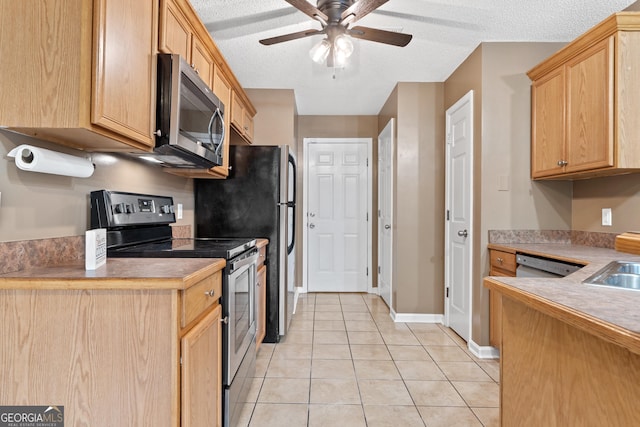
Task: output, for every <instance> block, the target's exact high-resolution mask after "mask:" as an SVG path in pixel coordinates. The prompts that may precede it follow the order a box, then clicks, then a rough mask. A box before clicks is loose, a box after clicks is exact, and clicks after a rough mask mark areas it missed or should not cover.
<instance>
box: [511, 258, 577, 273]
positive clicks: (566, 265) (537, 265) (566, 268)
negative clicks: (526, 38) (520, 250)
mask: <svg viewBox="0 0 640 427" xmlns="http://www.w3.org/2000/svg"><path fill="white" fill-rule="evenodd" d="M516 263H517V264H518V265H519V266H520V265H524V266H526V267H530V268H534V269H537V270H541V271H546V272H547V273H552V274H556V275H558V276H563V277H564V276H567V275H569V274H571V273H573V272H574V271H577V270H580V269H581V268H582V267H584V266H583V265H579V264H574V263H570V262H566V261H560V260H557V259H551V258H543V257H538V256H534V255H524V254H518V255H516Z"/></svg>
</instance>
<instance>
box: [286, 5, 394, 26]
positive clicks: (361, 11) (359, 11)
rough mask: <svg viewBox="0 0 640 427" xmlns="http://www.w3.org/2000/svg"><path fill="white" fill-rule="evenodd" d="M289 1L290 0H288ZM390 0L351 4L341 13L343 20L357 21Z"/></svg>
mask: <svg viewBox="0 0 640 427" xmlns="http://www.w3.org/2000/svg"><path fill="white" fill-rule="evenodd" d="M287 1H288V0H287ZM388 1H389V0H360V1H357V2H355V3H354V4H352V5H351V6H349V7H348V8H347V9H346V10H345V11H344V12H342V15H341V22H343V21H345V20H346V19H347V17H349V16H351V15H353V17H352V18H349V20H348V22H355V21H357V20H358V19H362V18H363V17H364V16H366V15H368V14H370V13H371V12H373V11H374V10H376V9H377V8H379V7H380V6H382V5H383V4H385V3H386V2H388Z"/></svg>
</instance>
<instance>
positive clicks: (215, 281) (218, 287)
mask: <svg viewBox="0 0 640 427" xmlns="http://www.w3.org/2000/svg"><path fill="white" fill-rule="evenodd" d="M211 292H213V294H211ZM221 295H222V272H221V271H218V272H216V273H215V274H213V275H212V276H209V277H207V278H205V279H203V280H201V281H200V282H198V283H196V284H195V285H193V286H191V287H190V288H189V289H186V290H185V291H184V292H183V295H182V319H181V323H180V326H181V327H183V328H184V327H185V326H187V325H188V324H189V323H191V322H193V321H194V320H195V319H196V318H197V317H198V316H200V314H201V313H202V312H203V311H204V310H206V309H207V308H209V307H211V306H212V305H213V304H214V303H216V302H217V301H218V299H219V298H220V296H221Z"/></svg>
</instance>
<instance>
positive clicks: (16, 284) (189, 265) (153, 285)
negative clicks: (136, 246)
mask: <svg viewBox="0 0 640 427" xmlns="http://www.w3.org/2000/svg"><path fill="white" fill-rule="evenodd" d="M224 266H225V260H224V259H221V258H108V259H107V263H106V264H105V265H103V266H102V267H100V268H98V269H97V270H85V269H84V263H74V264H66V265H57V266H51V267H39V268H33V269H28V270H21V271H17V272H14V273H7V274H2V275H0V289H187V288H188V287H190V286H192V285H194V284H196V283H198V282H199V281H201V280H202V279H204V278H205V277H207V276H210V275H212V274H214V273H215V272H217V271H219V270H222V269H223V268H224Z"/></svg>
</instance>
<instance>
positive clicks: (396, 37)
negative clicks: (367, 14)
mask: <svg viewBox="0 0 640 427" xmlns="http://www.w3.org/2000/svg"><path fill="white" fill-rule="evenodd" d="M347 33H348V34H349V35H350V36H351V37H354V38H356V39H362V40H369V41H372V42H378V43H384V44H391V45H394V46H401V47H404V46H406V45H408V44H409V42H410V41H411V39H412V38H413V36H412V35H411V34H403V33H394V32H393V31H385V30H378V29H375V28H369V27H353V28H352V29H350V30H347Z"/></svg>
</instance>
